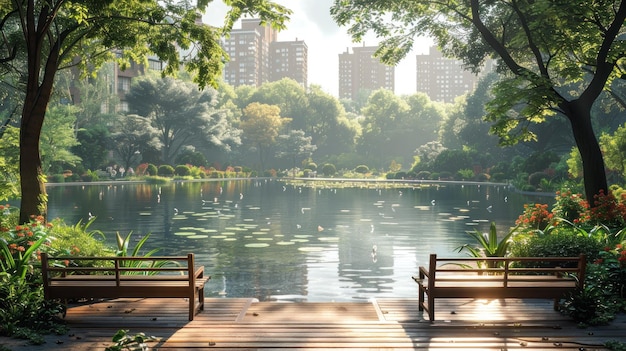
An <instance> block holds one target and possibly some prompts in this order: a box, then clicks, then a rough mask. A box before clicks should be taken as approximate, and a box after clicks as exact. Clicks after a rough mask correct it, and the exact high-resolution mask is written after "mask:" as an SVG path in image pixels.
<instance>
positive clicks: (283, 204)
mask: <svg viewBox="0 0 626 351" xmlns="http://www.w3.org/2000/svg"><path fill="white" fill-rule="evenodd" d="M48 192H49V215H50V217H51V218H54V217H61V218H64V219H65V220H66V222H67V223H70V224H71V223H76V222H78V221H79V220H83V221H86V220H87V219H88V217H89V214H90V213H91V214H92V215H94V216H96V217H97V220H96V222H95V223H94V224H93V226H92V229H100V230H102V231H103V232H104V233H105V234H106V236H107V240H108V241H110V243H111V244H113V243H114V238H115V233H116V232H120V233H122V234H126V233H128V232H130V231H132V232H133V236H134V237H135V238H139V237H141V236H144V235H147V234H148V233H150V234H151V237H150V239H149V240H148V245H149V247H150V248H151V247H160V248H162V251H161V253H162V254H165V255H177V254H186V253H187V252H194V253H196V255H197V261H198V263H199V264H203V265H205V267H206V270H207V272H210V274H211V275H212V276H213V279H212V280H211V281H210V282H209V284H208V285H207V290H208V291H209V292H210V293H209V294H210V295H212V296H228V297H242V296H244V297H257V298H259V299H261V300H268V299H279V300H309V301H331V300H351V299H367V298H370V297H383V296H395V297H405V296H415V294H416V287H415V284H414V283H413V282H412V281H411V279H410V277H411V275H413V274H415V272H416V271H417V267H418V266H420V265H424V264H426V261H427V259H428V255H429V254H430V253H433V252H436V253H439V254H445V255H456V254H457V253H455V252H454V249H455V248H456V247H458V246H460V245H462V244H464V243H466V242H467V240H468V236H467V235H466V234H465V232H466V231H467V230H473V229H474V228H479V229H480V230H486V229H487V228H488V225H489V222H491V221H495V222H496V223H497V224H498V227H499V230H500V231H502V232H503V231H505V230H507V229H508V228H509V227H510V226H512V225H513V222H514V220H515V218H517V216H518V215H519V214H520V213H521V211H522V208H523V204H524V203H527V202H533V201H538V202H542V203H545V202H547V201H551V200H552V199H551V198H540V199H533V198H528V197H524V196H520V195H518V194H516V193H513V192H511V191H509V190H508V189H507V188H506V187H504V186H484V185H483V186H475V185H472V186H469V185H465V186H461V185H446V186H437V187H407V188H402V189H397V188H396V189H383V188H376V187H365V186H364V187H363V188H324V189H315V188H308V187H295V186H290V185H287V184H284V183H282V182H279V181H272V180H255V181H243V180H239V181H213V182H183V183H173V184H169V185H163V186H157V185H146V184H127V183H116V184H111V185H86V186H69V185H68V186H57V187H51V188H49V189H48Z"/></svg>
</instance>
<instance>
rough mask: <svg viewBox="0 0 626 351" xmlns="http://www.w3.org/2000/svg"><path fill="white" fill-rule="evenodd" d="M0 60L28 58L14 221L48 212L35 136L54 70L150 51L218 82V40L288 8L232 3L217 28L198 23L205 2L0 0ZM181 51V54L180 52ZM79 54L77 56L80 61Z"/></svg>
mask: <svg viewBox="0 0 626 351" xmlns="http://www.w3.org/2000/svg"><path fill="white" fill-rule="evenodd" d="M0 3H1V4H2V6H0V31H2V36H1V38H2V39H0V65H2V70H0V72H4V71H5V70H13V69H15V68H19V65H12V64H11V63H12V62H13V61H16V62H20V61H19V59H21V58H24V57H25V58H26V60H25V62H26V72H23V74H24V81H25V82H26V83H25V86H26V87H25V92H26V94H25V96H24V103H23V106H22V113H21V121H20V178H21V194H22V199H21V205H20V222H27V221H28V220H29V216H30V215H33V214H35V215H38V214H41V215H44V216H45V215H47V205H46V189H45V186H44V178H43V177H44V172H43V170H42V166H41V157H40V153H39V139H40V136H41V128H42V126H43V122H44V118H45V115H46V109H47V107H48V103H49V101H50V97H51V94H52V88H53V83H54V80H55V76H56V74H57V72H58V71H59V70H60V69H62V68H66V67H70V66H74V65H76V64H77V63H80V64H82V67H84V68H87V67H98V66H100V65H101V64H102V63H103V62H105V61H107V60H109V59H112V58H113V57H115V54H114V53H113V52H112V49H113V48H115V49H116V51H117V53H119V56H118V58H119V60H118V61H119V63H120V64H121V65H122V68H125V67H126V66H127V65H128V63H129V61H130V60H134V61H137V62H139V63H141V62H144V60H145V59H146V57H147V55H148V54H155V55H156V56H158V58H159V59H160V60H162V61H165V62H166V63H167V65H166V66H165V69H164V71H163V74H170V75H172V74H176V72H177V71H178V70H179V67H180V66H181V65H183V64H184V65H185V66H186V67H187V68H188V69H189V70H191V71H194V72H196V75H195V80H196V81H197V82H198V83H199V84H200V86H201V87H205V86H207V85H216V84H217V80H216V78H217V77H218V76H219V74H220V72H221V70H222V67H223V62H224V61H225V60H226V58H227V57H226V54H225V52H224V50H223V49H222V48H221V47H220V45H219V43H220V38H221V36H222V35H223V34H225V33H228V32H230V29H231V28H232V26H233V24H234V22H235V21H236V20H237V19H239V18H240V17H241V16H245V15H248V14H249V15H252V16H258V17H260V18H261V19H262V20H266V21H270V22H272V23H273V24H274V25H275V26H276V27H277V28H279V29H280V28H283V27H284V21H285V20H286V17H287V16H288V15H289V14H290V12H289V10H287V9H286V8H284V7H283V6H279V5H277V4H275V3H273V2H271V1H269V0H254V1H232V0H227V1H224V3H225V4H226V5H227V6H229V12H228V13H227V15H226V18H225V24H224V27H223V28H222V29H220V28H215V27H211V26H206V25H202V24H201V23H198V22H197V18H198V13H202V12H204V11H205V10H206V9H207V7H208V5H209V4H210V3H212V1H211V0H198V1H197V5H195V6H193V5H191V4H190V2H189V1H181V2H171V1H167V2H162V1H157V0H142V1H139V0H108V1H70V0H41V1H36V0H24V1H15V0H12V1H8V0H3V1H1V2H0ZM181 49H182V50H186V52H188V53H189V54H187V55H184V54H181V53H180V50H181ZM77 58H80V60H79V62H76V61H77Z"/></svg>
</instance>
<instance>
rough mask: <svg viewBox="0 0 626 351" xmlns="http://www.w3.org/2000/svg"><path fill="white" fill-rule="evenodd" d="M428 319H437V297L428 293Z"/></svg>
mask: <svg viewBox="0 0 626 351" xmlns="http://www.w3.org/2000/svg"><path fill="white" fill-rule="evenodd" d="M428 320H429V321H431V322H433V321H434V320H435V298H434V297H432V296H430V295H428Z"/></svg>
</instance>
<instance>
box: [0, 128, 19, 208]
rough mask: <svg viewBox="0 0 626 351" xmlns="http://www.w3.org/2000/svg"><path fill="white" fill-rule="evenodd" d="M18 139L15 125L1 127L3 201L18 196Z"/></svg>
mask: <svg viewBox="0 0 626 351" xmlns="http://www.w3.org/2000/svg"><path fill="white" fill-rule="evenodd" d="M19 139H20V130H19V128H17V127H12V126H6V127H4V128H3V129H2V142H1V143H0V200H2V201H5V200H9V199H12V198H15V197H16V196H19V194H20V189H19V157H20V156H19V154H20V153H19Z"/></svg>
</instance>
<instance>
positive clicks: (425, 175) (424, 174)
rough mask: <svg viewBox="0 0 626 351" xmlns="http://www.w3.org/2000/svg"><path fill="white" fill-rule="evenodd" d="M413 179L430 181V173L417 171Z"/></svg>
mask: <svg viewBox="0 0 626 351" xmlns="http://www.w3.org/2000/svg"><path fill="white" fill-rule="evenodd" d="M415 178H417V179H422V180H424V179H431V178H430V172H429V171H419V172H418V173H417V175H416V176H415Z"/></svg>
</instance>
